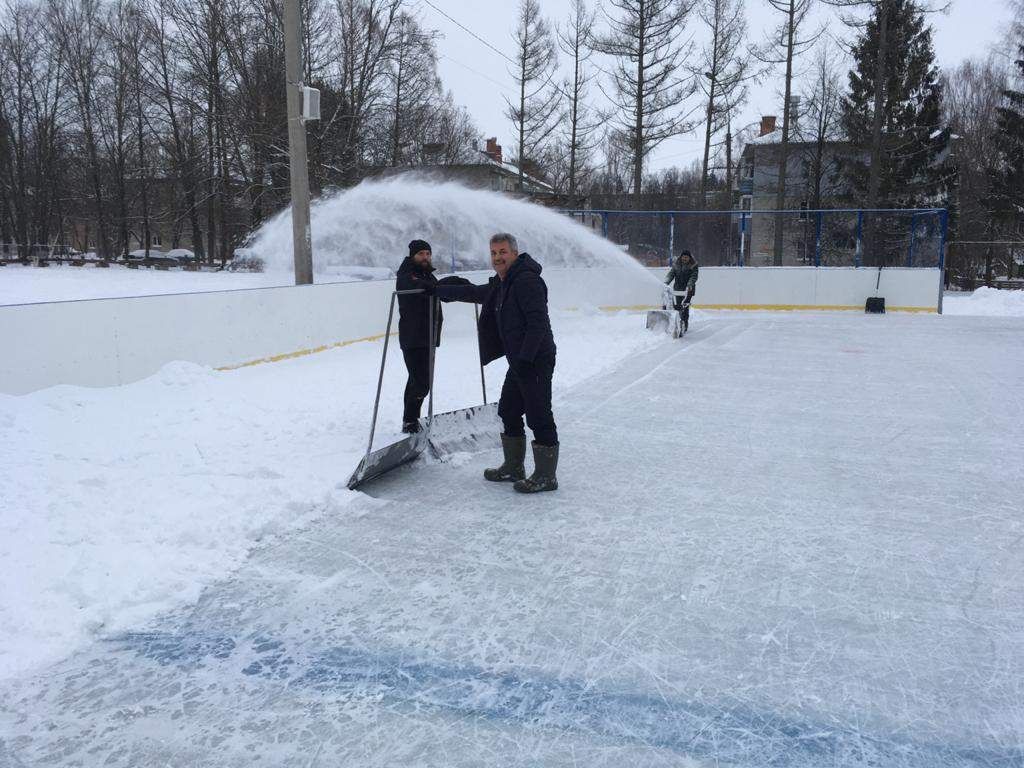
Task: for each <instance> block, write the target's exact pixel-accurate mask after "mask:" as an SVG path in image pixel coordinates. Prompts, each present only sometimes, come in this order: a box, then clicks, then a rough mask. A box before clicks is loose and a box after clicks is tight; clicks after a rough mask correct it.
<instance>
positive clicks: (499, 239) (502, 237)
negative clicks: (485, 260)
mask: <svg viewBox="0 0 1024 768" xmlns="http://www.w3.org/2000/svg"><path fill="white" fill-rule="evenodd" d="M495 243H508V247H509V248H511V249H512V250H513V251H515V252H516V253H519V242H518V241H517V240H516V236H515V235H513V234H511V233H509V232H495V233H494V234H493V235H491V242H490V245H494V244H495Z"/></svg>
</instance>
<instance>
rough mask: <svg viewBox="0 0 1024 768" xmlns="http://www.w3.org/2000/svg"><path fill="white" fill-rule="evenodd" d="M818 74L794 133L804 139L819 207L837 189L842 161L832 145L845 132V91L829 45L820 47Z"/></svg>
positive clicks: (807, 171) (813, 201)
mask: <svg viewBox="0 0 1024 768" xmlns="http://www.w3.org/2000/svg"><path fill="white" fill-rule="evenodd" d="M813 74H814V77H813V79H812V80H811V81H810V82H809V83H808V85H807V87H806V88H805V90H804V93H803V94H802V95H803V99H802V103H803V105H802V107H801V110H800V116H799V117H800V119H799V121H798V122H797V124H796V126H795V130H794V134H795V135H796V137H797V138H798V139H799V140H800V142H801V147H802V149H801V152H802V154H803V163H804V178H805V180H806V183H807V196H808V203H809V207H811V208H814V209H818V208H821V207H822V205H823V199H824V198H825V197H828V196H831V195H832V194H833V193H834V192H835V190H836V189H837V185H838V182H836V180H835V177H836V175H837V173H838V170H839V168H838V164H837V162H836V158H835V157H834V156H832V157H830V156H829V145H830V144H831V143H833V142H835V141H838V140H839V139H840V138H841V136H842V98H843V95H842V92H841V91H840V87H839V70H838V67H837V66H836V53H835V51H834V50H833V49H832V48H830V47H828V46H827V45H824V46H822V47H821V48H820V49H819V50H818V54H817V57H816V58H815V61H814V70H813Z"/></svg>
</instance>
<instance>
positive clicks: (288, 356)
mask: <svg viewBox="0 0 1024 768" xmlns="http://www.w3.org/2000/svg"><path fill="white" fill-rule="evenodd" d="M386 335H387V334H384V333H378V334H377V335H376V336H364V337H363V338H361V339H349V340H348V341H336V342H334V343H333V344H324V345H322V346H319V347H312V348H310V349H300V350H297V351H295V352H284V353H282V354H280V355H272V356H270V357H261V358H259V359H258V360H248V361H247V362H244V363H236V364H235V365H222V366H219V367H218V368H216V369H215V370H218V371H237V370H238V369H239V368H248V367H249V366H252V365H262V364H263V363H279V362H281V361H282V360H292V359H294V358H296V357H305V356H306V355H315V354H317V353H318V352H326V351H327V350H328V349H338V348H339V347H347V346H348V345H349V344H358V343H359V342H361V341H380V340H381V339H383V338H384V337H385V336H386ZM391 335H392V336H397V335H398V334H397V333H392V334H391Z"/></svg>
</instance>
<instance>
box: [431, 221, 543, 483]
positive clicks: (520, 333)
mask: <svg viewBox="0 0 1024 768" xmlns="http://www.w3.org/2000/svg"><path fill="white" fill-rule="evenodd" d="M491 265H492V266H493V267H494V271H495V273H496V274H495V275H494V277H492V278H491V279H490V280H489V281H488V282H487V284H486V285H437V286H433V287H432V290H433V291H435V292H436V294H437V297H438V298H440V299H441V300H442V301H466V302H471V303H476V304H482V305H483V307H482V309H481V311H480V328H479V329H480V361H481V362H482V363H483V364H485V365H486V364H487V363H489V362H491V361H493V360H497V359H498V358H499V357H501V356H503V355H504V357H505V359H506V360H508V373H507V374H506V376H505V383H504V385H503V386H502V388H501V399H500V400H499V401H498V415H499V416H501V421H502V425H503V426H504V433H503V434H502V436H501V446H502V449H503V451H504V454H505V460H504V462H503V463H502V465H501V466H500V467H497V468H495V469H487V470H484V477H485V478H486V479H487V480H491V481H494V482H507V481H513V482H514V483H515V486H514V487H515V489H516V490H517V491H519V492H520V493H537V492H538V491H553V490H555V489H557V488H558V479H557V477H556V470H557V468H558V430H557V428H556V427H555V417H554V415H553V414H552V413H551V378H552V376H553V375H554V372H555V339H554V336H553V335H552V333H551V321H550V318H549V317H548V289H547V285H545V283H544V280H543V278H541V276H540V273H541V266H540V264H538V263H537V262H536V261H534V260H533V259H532V258H531V257H530V254H528V253H519V245H518V243H517V242H516V239H515V237H513V236H512V235H510V234H508V233H507V232H501V233H499V234H496V235H494V236H493V237H491ZM524 415H525V416H526V423H527V424H528V425H529V427H530V429H531V430H532V431H533V438H534V439H533V458H534V472H533V474H532V475H531V476H530V477H526V470H525V468H524V462H525V459H526V430H525V428H524V427H523V416H524Z"/></svg>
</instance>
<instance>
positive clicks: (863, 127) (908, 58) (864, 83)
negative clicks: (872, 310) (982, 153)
mask: <svg viewBox="0 0 1024 768" xmlns="http://www.w3.org/2000/svg"><path fill="white" fill-rule="evenodd" d="M853 60H854V68H853V69H852V70H851V71H850V75H849V93H848V94H847V96H846V98H845V99H844V102H843V116H842V124H843V128H844V130H845V133H846V135H847V138H848V139H849V140H850V142H851V143H852V145H853V146H854V147H856V148H858V149H860V150H861V154H860V155H859V156H858V157H856V158H854V159H852V160H848V161H847V162H846V163H844V164H843V172H844V174H845V176H846V177H847V179H848V181H849V183H850V186H851V189H852V192H853V194H854V197H855V199H857V200H858V201H860V202H861V204H862V205H863V207H866V208H916V207H930V206H934V205H936V204H938V203H940V198H941V195H942V192H943V180H944V177H945V174H944V173H943V168H942V167H941V166H942V161H943V160H944V158H945V157H946V156H947V154H948V144H949V131H948V130H946V129H945V128H944V127H943V126H942V110H941V106H942V105H941V100H942V86H941V84H940V82H939V71H938V68H937V67H936V65H935V52H934V49H933V48H932V30H931V27H930V26H928V25H926V24H925V19H924V13H923V10H922V8H921V6H920V5H919V4H918V3H917V2H915V0H878V2H876V3H875V4H874V8H873V12H872V14H871V18H870V19H869V20H868V23H867V25H866V26H865V27H864V30H863V32H862V34H861V36H860V37H859V39H858V40H857V41H856V43H855V44H854V47H853ZM876 105H877V107H878V108H877V110H876ZM890 222H891V217H890ZM891 223H893V224H894V223H895V222H891ZM880 225H881V222H880V221H879V219H878V217H869V219H868V227H867V229H866V231H865V252H866V256H867V258H868V262H867V263H871V262H872V261H874V262H876V263H886V261H887V260H888V259H891V258H892V257H893V256H894V255H895V253H896V252H897V250H898V249H899V248H901V247H902V240H903V239H904V237H905V234H906V232H905V230H906V223H905V222H901V223H900V226H901V227H902V229H903V230H904V232H903V233H899V232H898V229H899V228H898V227H897V228H895V230H894V231H891V232H886V231H882V230H883V229H890V227H888V226H886V227H880Z"/></svg>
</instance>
